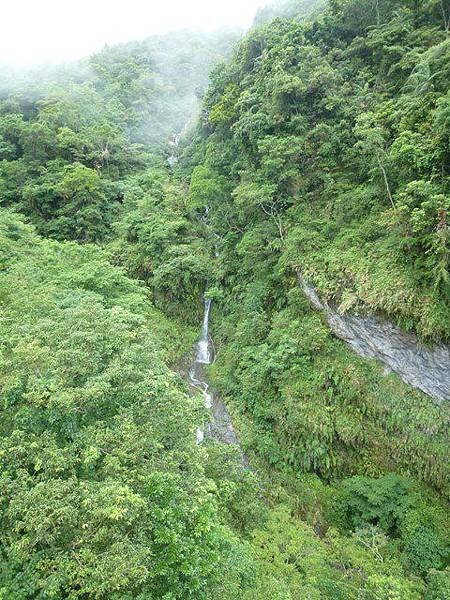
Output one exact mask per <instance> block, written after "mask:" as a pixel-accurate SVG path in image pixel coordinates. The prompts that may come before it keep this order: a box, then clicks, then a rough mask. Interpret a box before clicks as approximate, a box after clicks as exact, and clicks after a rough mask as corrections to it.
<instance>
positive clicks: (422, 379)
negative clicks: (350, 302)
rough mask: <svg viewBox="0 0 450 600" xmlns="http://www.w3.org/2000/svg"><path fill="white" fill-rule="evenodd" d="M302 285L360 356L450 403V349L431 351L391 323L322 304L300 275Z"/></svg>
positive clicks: (441, 347)
mask: <svg viewBox="0 0 450 600" xmlns="http://www.w3.org/2000/svg"><path fill="white" fill-rule="evenodd" d="M298 280H299V283H300V285H301V287H302V289H303V292H304V293H305V295H306V297H307V298H308V299H309V301H310V302H311V304H312V306H313V307H314V308H315V309H317V310H321V311H323V313H324V314H325V317H326V320H327V322H328V325H329V327H330V329H331V330H332V331H333V333H334V334H335V335H336V336H338V337H339V338H341V339H343V340H345V341H346V342H347V343H348V344H350V346H351V347H352V348H353V349H354V350H355V352H357V353H358V354H359V355H360V356H363V357H365V358H376V359H378V360H380V361H381V362H382V363H383V364H384V365H385V366H386V372H389V371H390V370H391V371H394V372H395V373H397V375H399V377H401V379H403V381H404V382H405V383H408V384H409V385H412V386H413V387H416V388H418V389H419V390H422V391H423V392H425V393H426V394H428V395H429V396H432V397H433V398H435V399H436V400H439V401H443V400H450V347H449V346H444V345H441V346H437V347H435V348H427V347H424V346H422V345H420V343H419V341H418V339H417V337H416V336H414V335H412V334H408V333H404V332H403V331H402V330H401V329H400V328H399V327H397V326H396V325H394V324H392V323H390V322H389V321H384V320H381V319H379V318H377V317H365V316H364V317H363V316H358V315H354V314H349V313H345V314H340V313H339V312H338V311H337V310H336V309H335V308H333V307H332V306H330V305H329V304H328V303H327V302H325V301H322V300H321V299H320V298H319V296H318V295H317V292H316V290H315V289H314V287H313V286H312V285H311V283H310V282H309V281H307V280H306V279H305V278H304V277H303V276H302V275H301V274H300V273H299V274H298Z"/></svg>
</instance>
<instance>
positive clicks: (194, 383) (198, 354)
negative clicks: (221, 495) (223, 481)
mask: <svg viewBox="0 0 450 600" xmlns="http://www.w3.org/2000/svg"><path fill="white" fill-rule="evenodd" d="M210 311H211V300H210V299H205V308H204V314H203V324H202V329H201V334H200V338H199V340H198V342H197V345H196V348H195V355H194V360H193V362H192V364H191V367H190V369H189V373H188V379H189V384H190V386H191V387H192V388H193V389H194V390H198V391H199V392H201V394H202V396H203V399H204V402H205V406H206V408H207V409H208V410H209V412H210V419H209V420H208V421H207V422H206V423H205V424H204V428H203V429H200V428H199V429H198V430H197V443H198V444H201V443H202V442H203V440H204V439H205V436H207V437H209V438H212V439H215V440H217V441H219V442H222V443H223V444H236V445H237V446H239V448H240V449H241V454H242V462H243V464H244V465H245V466H248V460H247V457H246V456H245V454H244V453H243V452H242V447H241V442H240V440H239V436H238V435H237V433H236V431H235V430H234V427H233V422H232V420H231V417H230V414H229V412H228V410H227V408H226V406H225V404H224V403H223V402H222V401H221V400H220V398H218V397H217V395H216V394H214V392H213V391H212V390H210V386H209V383H208V381H207V375H206V369H205V367H206V365H210V364H211V363H212V360H213V355H212V354H213V353H212V350H211V343H210V338H209V315H210Z"/></svg>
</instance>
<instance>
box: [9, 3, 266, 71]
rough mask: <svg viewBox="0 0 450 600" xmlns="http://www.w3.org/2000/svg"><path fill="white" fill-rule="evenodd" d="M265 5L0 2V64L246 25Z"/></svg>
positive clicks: (70, 55)
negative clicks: (180, 32) (156, 36)
mask: <svg viewBox="0 0 450 600" xmlns="http://www.w3.org/2000/svg"><path fill="white" fill-rule="evenodd" d="M268 3H270V1H269V0H0V19H1V21H0V64H10V65H31V64H37V63H42V62H57V63H59V62H62V61H64V60H71V59H77V58H82V57H83V56H86V55H89V54H91V53H92V52H94V51H96V50H99V49H100V48H102V47H103V46H104V45H105V44H112V43H115V42H127V41H131V40H139V39H142V38H144V37H147V36H149V35H153V34H158V33H166V32H167V31H171V30H174V29H182V28H196V29H208V30H210V29H217V28H219V27H222V26H225V27H226V26H233V25H234V26H240V27H242V28H245V27H248V26H250V24H251V22H252V20H253V17H254V15H255V13H256V10H257V8H258V7H259V6H264V5H266V4H268Z"/></svg>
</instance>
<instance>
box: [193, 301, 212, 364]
mask: <svg viewBox="0 0 450 600" xmlns="http://www.w3.org/2000/svg"><path fill="white" fill-rule="evenodd" d="M210 310H211V300H210V299H206V300H205V312H204V315H203V325H202V332H201V335H200V339H199V341H198V344H197V358H196V361H197V362H198V363H201V364H204V365H209V364H211V352H210V349H209V312H210Z"/></svg>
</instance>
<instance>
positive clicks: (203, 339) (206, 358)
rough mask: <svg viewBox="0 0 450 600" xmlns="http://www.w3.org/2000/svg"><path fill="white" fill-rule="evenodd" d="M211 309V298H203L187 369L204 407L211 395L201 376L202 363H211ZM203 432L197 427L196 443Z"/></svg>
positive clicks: (209, 404) (201, 439)
mask: <svg viewBox="0 0 450 600" xmlns="http://www.w3.org/2000/svg"><path fill="white" fill-rule="evenodd" d="M210 310H211V300H210V299H206V300H205V311H204V314H203V325H202V331H201V334H200V339H199V340H198V343H197V350H196V355H195V362H194V364H193V365H192V367H191V368H190V369H189V382H190V384H191V385H192V387H194V388H196V389H197V390H199V391H200V392H201V393H202V394H203V398H204V401H205V406H206V408H208V409H210V408H211V406H212V397H211V394H210V393H209V392H208V389H209V385H208V384H207V382H206V381H205V380H204V378H203V369H202V366H203V365H209V364H211V350H210V347H209V312H210ZM204 437H205V434H204V431H202V430H201V429H197V443H198V444H201V443H202V442H203V440H204Z"/></svg>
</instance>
